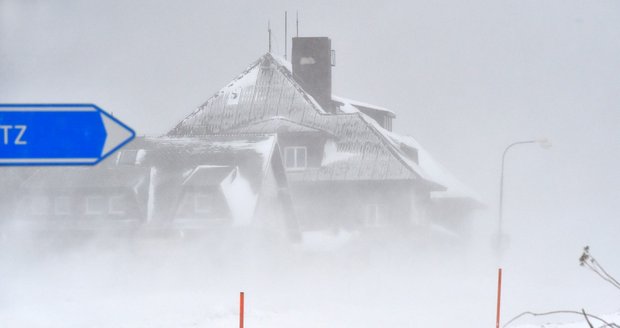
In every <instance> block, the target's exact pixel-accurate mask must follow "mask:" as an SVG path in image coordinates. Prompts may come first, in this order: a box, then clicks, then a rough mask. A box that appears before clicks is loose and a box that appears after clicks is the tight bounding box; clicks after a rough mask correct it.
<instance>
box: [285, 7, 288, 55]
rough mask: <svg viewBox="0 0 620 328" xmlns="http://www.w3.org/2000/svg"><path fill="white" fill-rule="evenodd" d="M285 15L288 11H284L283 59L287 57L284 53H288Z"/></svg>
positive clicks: (286, 19)
mask: <svg viewBox="0 0 620 328" xmlns="http://www.w3.org/2000/svg"><path fill="white" fill-rule="evenodd" d="M287 16H288V13H287V12H286V11H284V59H287V58H286V55H287V53H288V42H287V41H288V40H287V38H288V36H287V34H288V30H287V27H288V23H287V22H288V18H287Z"/></svg>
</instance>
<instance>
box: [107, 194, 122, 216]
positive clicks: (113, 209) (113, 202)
mask: <svg viewBox="0 0 620 328" xmlns="http://www.w3.org/2000/svg"><path fill="white" fill-rule="evenodd" d="M125 205H126V203H125V197H123V195H114V196H112V197H110V199H108V213H110V214H116V215H123V214H125V210H126V206H125Z"/></svg>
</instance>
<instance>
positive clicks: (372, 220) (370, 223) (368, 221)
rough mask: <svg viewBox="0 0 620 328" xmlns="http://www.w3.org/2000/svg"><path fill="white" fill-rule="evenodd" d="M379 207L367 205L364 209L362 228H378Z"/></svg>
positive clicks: (377, 205) (379, 218) (379, 219)
mask: <svg viewBox="0 0 620 328" xmlns="http://www.w3.org/2000/svg"><path fill="white" fill-rule="evenodd" d="M381 212H382V210H381V206H380V205H379V204H367V205H366V206H365V207H364V226H365V227H379V226H381V225H382V224H381V221H382V220H381Z"/></svg>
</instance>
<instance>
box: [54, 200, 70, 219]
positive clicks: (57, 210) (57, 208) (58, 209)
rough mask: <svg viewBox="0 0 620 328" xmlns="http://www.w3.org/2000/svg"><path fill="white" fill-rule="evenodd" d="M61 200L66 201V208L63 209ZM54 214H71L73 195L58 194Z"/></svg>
mask: <svg viewBox="0 0 620 328" xmlns="http://www.w3.org/2000/svg"><path fill="white" fill-rule="evenodd" d="M61 200H62V201H65V202H66V203H65V204H63V205H65V206H66V209H61V206H59V204H61ZM54 215H71V197H69V196H56V197H54Z"/></svg>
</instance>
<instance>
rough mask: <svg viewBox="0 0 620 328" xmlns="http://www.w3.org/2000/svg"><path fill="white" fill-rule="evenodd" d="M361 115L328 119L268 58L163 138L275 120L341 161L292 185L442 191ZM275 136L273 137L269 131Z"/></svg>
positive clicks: (275, 61) (280, 66)
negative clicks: (310, 133)
mask: <svg viewBox="0 0 620 328" xmlns="http://www.w3.org/2000/svg"><path fill="white" fill-rule="evenodd" d="M363 115H364V114H362V113H360V112H353V113H339V114H330V113H327V112H326V111H325V110H323V108H321V106H320V105H319V104H318V103H317V102H316V101H315V100H314V99H313V98H312V96H310V95H309V94H308V93H306V92H305V91H304V90H303V89H302V88H301V87H300V86H299V84H298V83H297V82H296V81H295V79H294V78H293V76H292V73H291V70H290V67H288V65H286V64H285V63H282V62H281V60H279V59H278V58H276V57H274V56H272V55H271V54H269V53H267V54H265V55H264V56H262V57H261V58H260V59H258V60H257V61H256V62H254V63H253V64H252V65H250V66H249V67H248V68H247V69H246V70H245V71H244V72H243V73H242V74H241V75H239V76H238V77H237V78H235V79H234V80H233V81H232V82H231V83H229V84H228V85H227V86H226V87H224V88H222V89H221V90H220V91H218V92H217V93H216V94H215V95H213V96H212V97H211V98H209V99H208V100H207V101H206V102H205V103H204V104H203V105H202V106H200V107H198V108H197V109H196V110H195V111H194V112H193V113H191V114H190V115H188V116H187V117H186V118H185V119H183V120H182V121H181V122H180V123H179V124H177V126H176V127H174V128H173V129H172V130H171V131H170V132H168V134H167V136H169V137H204V136H208V135H217V134H228V133H230V134H233V133H237V132H238V131H239V130H243V129H247V128H248V127H249V126H252V125H254V126H256V125H257V124H258V122H263V121H265V120H270V119H272V118H275V117H279V118H285V119H286V120H287V121H290V122H295V123H296V124H298V125H301V126H304V127H306V128H310V129H316V130H322V131H327V132H329V133H331V134H332V135H334V136H336V138H335V142H336V146H337V147H336V151H337V152H338V153H343V154H346V155H349V154H355V155H356V156H342V158H343V160H339V161H333V162H330V163H329V164H328V165H323V166H321V167H318V168H308V169H306V170H304V171H300V172H296V173H295V174H294V175H291V176H290V177H289V179H290V180H293V181H330V180H417V181H419V182H421V183H423V184H426V185H428V186H429V187H430V188H431V189H433V190H442V189H443V187H442V186H441V185H439V184H438V183H435V182H433V181H432V180H430V179H428V178H427V176H426V175H425V173H424V172H423V171H422V170H421V169H420V168H419V166H417V165H416V163H415V162H411V161H408V160H407V159H406V158H404V157H403V156H402V154H400V153H399V151H398V149H396V148H394V146H393V145H392V144H391V143H390V142H389V141H388V140H386V138H385V137H384V136H383V135H382V134H381V133H380V132H379V131H377V129H376V128H375V127H374V126H373V125H372V124H369V123H368V122H367V121H366V120H365V119H364V118H363ZM271 132H276V131H271Z"/></svg>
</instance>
